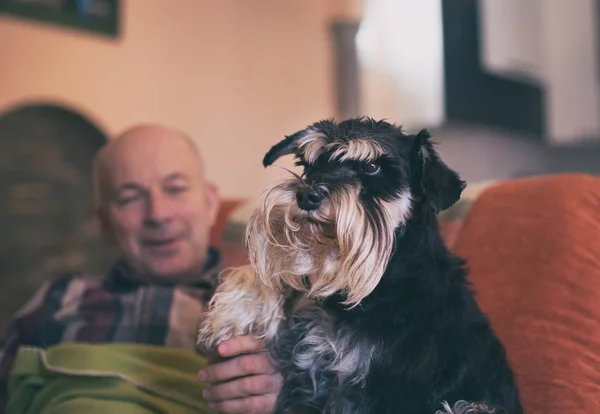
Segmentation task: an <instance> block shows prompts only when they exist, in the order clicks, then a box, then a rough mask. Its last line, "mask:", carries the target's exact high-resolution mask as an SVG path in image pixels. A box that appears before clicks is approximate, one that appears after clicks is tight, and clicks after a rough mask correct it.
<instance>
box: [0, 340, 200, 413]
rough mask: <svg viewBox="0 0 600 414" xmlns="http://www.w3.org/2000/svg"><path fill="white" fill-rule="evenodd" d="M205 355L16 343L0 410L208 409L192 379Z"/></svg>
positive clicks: (113, 346) (140, 348)
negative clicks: (5, 401)
mask: <svg viewBox="0 0 600 414" xmlns="http://www.w3.org/2000/svg"><path fill="white" fill-rule="evenodd" d="M204 364H205V359H204V358H202V357H200V356H198V355H195V354H192V353H190V352H185V351H181V350H178V349H173V348H165V347H155V346H150V345H133V344H132V345H129V344H87V343H68V344H61V345H57V346H54V347H51V348H48V349H47V350H42V349H39V348H33V347H22V348H21V349H20V351H19V353H18V355H17V358H16V361H15V364H14V366H13V370H12V374H11V377H10V379H9V383H8V393H9V401H8V405H7V410H6V414H55V413H56V414H58V413H60V414H76V413H77V414H80V413H85V414H99V413H102V414H104V413H110V414H113V413H122V414H150V413H168V414H183V413H186V414H188V413H210V412H211V411H210V410H209V409H208V407H207V406H206V404H205V403H204V402H203V401H202V388H203V386H205V385H206V384H201V383H200V382H198V380H197V379H196V374H197V372H198V370H199V369H200V368H201V367H203V366H204Z"/></svg>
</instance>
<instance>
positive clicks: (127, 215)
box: [103, 137, 219, 282]
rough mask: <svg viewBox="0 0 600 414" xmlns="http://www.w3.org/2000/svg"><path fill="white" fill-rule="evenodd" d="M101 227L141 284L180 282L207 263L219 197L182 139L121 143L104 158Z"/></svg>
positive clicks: (200, 269)
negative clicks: (103, 200)
mask: <svg viewBox="0 0 600 414" xmlns="http://www.w3.org/2000/svg"><path fill="white" fill-rule="evenodd" d="M109 155H110V156H109V157H108V158H109V159H108V160H107V163H106V164H105V165H107V168H106V178H107V179H106V182H105V184H106V187H105V188H104V190H105V191H104V194H105V200H106V203H105V209H104V220H103V224H104V228H105V231H106V232H107V233H108V235H109V237H110V238H111V239H112V240H113V241H114V242H115V243H116V244H117V246H118V247H119V249H120V250H121V252H122V254H123V256H124V259H125V260H126V261H127V262H128V263H129V265H130V266H131V267H133V269H134V270H135V271H136V272H137V273H138V274H139V277H142V278H144V279H145V280H150V281H157V282H185V281H191V280H194V279H195V278H197V277H198V275H199V273H200V272H201V271H202V268H203V266H204V262H205V259H206V252H207V248H208V244H209V234H210V228H211V227H212V225H213V224H214V221H215V217H216V213H217V209H218V204H219V203H218V196H217V192H216V189H215V188H214V187H213V186H211V185H210V184H207V183H206V182H205V179H204V176H203V171H202V168H201V165H200V161H199V158H198V157H197V155H196V154H195V153H194V151H193V150H192V149H191V148H190V146H189V145H188V144H187V143H186V142H185V141H182V140H181V139H170V140H166V139H152V138H151V137H150V138H149V139H147V140H144V141H143V142H142V143H141V144H138V145H128V144H124V145H123V146H122V147H121V148H119V149H118V150H117V151H114V152H113V153H112V154H109Z"/></svg>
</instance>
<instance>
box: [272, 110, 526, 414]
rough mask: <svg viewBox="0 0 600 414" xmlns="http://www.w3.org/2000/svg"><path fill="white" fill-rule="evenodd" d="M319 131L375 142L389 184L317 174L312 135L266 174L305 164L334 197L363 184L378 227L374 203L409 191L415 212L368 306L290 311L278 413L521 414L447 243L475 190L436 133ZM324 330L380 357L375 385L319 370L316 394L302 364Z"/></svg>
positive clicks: (326, 167)
mask: <svg viewBox="0 0 600 414" xmlns="http://www.w3.org/2000/svg"><path fill="white" fill-rule="evenodd" d="M311 128H312V131H315V130H316V131H319V132H322V133H323V134H324V135H325V136H326V137H327V138H328V139H331V140H332V141H334V140H352V139H354V138H355V137H357V138H358V137H369V138H370V139H373V140H376V141H377V142H378V143H380V144H381V145H382V147H383V148H384V149H385V152H386V155H385V156H384V157H382V158H381V159H380V160H378V162H379V163H380V166H381V172H380V173H379V174H378V175H377V176H368V175H364V174H363V175H361V173H360V169H357V168H356V167H357V166H356V163H352V162H348V163H338V164H332V162H331V161H330V160H329V158H328V156H327V154H324V155H323V156H321V157H319V159H318V160H317V161H316V162H315V163H314V164H309V163H307V162H306V161H305V160H304V159H303V156H302V154H301V153H298V152H297V151H296V145H295V144H296V141H297V140H298V139H299V138H301V137H302V136H303V135H304V134H305V133H306V131H300V132H298V133H296V134H294V135H292V136H290V137H287V138H286V139H285V140H284V141H282V142H280V143H279V144H277V145H275V146H274V147H273V148H272V149H271V151H269V152H268V153H267V155H266V156H265V158H264V165H265V166H268V165H270V164H272V163H273V162H274V161H275V160H276V159H278V158H279V157H281V156H282V155H285V154H289V153H295V155H296V156H297V158H298V164H299V165H302V166H303V167H304V177H303V178H304V179H305V180H306V182H309V183H310V182H318V183H326V184H327V185H328V186H335V185H344V183H345V182H346V181H347V180H357V179H358V180H360V182H361V185H362V189H363V191H362V192H361V197H360V200H359V201H360V202H361V203H363V205H364V206H365V207H366V209H367V210H369V211H371V212H372V217H378V212H377V211H376V210H377V209H376V206H375V205H374V204H373V200H374V199H376V198H380V199H391V198H392V197H393V196H394V195H395V194H397V192H398V190H399V189H400V188H403V187H404V188H406V187H408V188H410V192H411V194H412V196H413V203H412V208H411V216H410V218H409V220H408V221H407V223H406V224H405V225H403V226H400V227H398V228H397V230H396V241H395V248H394V250H393V256H392V257H391V259H390V262H389V265H388V268H387V271H386V272H385V275H384V276H383V278H382V279H381V282H380V283H379V285H378V286H377V287H376V288H375V290H374V291H373V292H372V293H371V294H370V295H369V296H367V297H366V298H365V299H364V300H363V301H362V302H361V303H360V305H359V306H356V307H353V308H349V307H348V306H346V305H343V304H342V301H343V299H344V297H343V294H342V293H340V294H339V295H338V296H336V297H330V298H327V299H326V300H324V301H323V302H322V303H321V304H320V307H321V309H322V312H323V314H322V315H318V314H315V310H314V308H311V309H308V310H305V311H303V310H302V309H300V310H297V308H296V306H295V303H296V302H295V301H296V300H298V297H296V299H294V296H293V295H292V296H291V297H290V298H289V299H288V300H287V303H286V308H285V309H286V316H287V318H286V320H285V321H284V322H282V324H283V325H282V326H281V327H280V329H279V336H278V338H277V339H278V340H277V342H276V343H275V344H274V345H273V349H272V350H271V351H272V354H273V355H274V356H275V360H276V361H278V363H280V364H281V369H282V372H283V373H284V376H285V383H284V387H283V389H282V391H281V393H280V395H279V399H278V406H277V412H281V413H283V412H294V413H313V412H314V413H322V412H336V413H337V412H340V413H341V412H343V413H348V414H350V413H352V414H354V413H363V414H367V413H369V414H435V413H436V412H437V411H438V410H440V412H443V413H446V411H444V410H443V409H442V404H443V402H448V404H449V405H450V407H453V406H454V404H455V403H456V402H457V401H460V400H466V401H469V402H476V403H482V404H487V405H488V406H491V407H494V408H495V411H491V410H484V409H481V410H477V409H472V411H471V410H467V409H465V410H464V411H460V412H461V413H467V412H468V413H491V412H494V413H508V414H521V413H522V412H523V409H522V406H521V403H520V398H519V392H518V390H517V386H516V384H515V379H514V378H513V373H512V371H511V368H510V367H509V363H508V361H507V356H506V353H505V350H504V347H503V345H502V344H501V342H500V341H499V339H498V337H497V336H496V335H495V334H494V332H493V330H492V328H491V327H490V324H489V322H488V319H487V318H486V316H485V315H484V314H483V313H482V311H481V310H480V308H479V307H478V305H477V303H476V300H475V298H474V293H473V291H472V289H471V287H470V285H469V282H468V279H467V270H466V267H465V262H464V260H462V259H461V258H459V257H456V256H455V255H454V254H452V253H451V252H450V251H449V249H448V248H447V247H446V246H445V244H444V242H443V241H442V239H441V237H440V234H439V231H438V223H437V220H436V214H437V213H438V212H439V211H441V210H444V209H446V208H448V207H450V206H452V205H453V204H454V203H455V202H456V201H458V199H459V198H460V194H461V192H462V190H463V188H464V186H465V183H464V182H463V181H462V180H461V179H460V178H459V176H458V175H457V174H456V173H455V172H454V171H452V170H451V169H450V168H448V167H447V166H446V165H445V164H444V163H443V162H442V161H441V160H440V159H439V157H438V156H437V154H436V152H435V150H434V148H433V146H432V143H431V141H430V137H429V134H428V133H427V131H425V130H423V131H421V132H419V133H418V134H416V135H407V134H405V133H404V132H403V131H402V130H401V128H399V127H396V126H394V125H392V124H389V123H387V122H384V121H374V120H372V119H368V118H356V119H351V120H347V121H344V122H341V123H339V124H337V123H335V122H334V121H322V122H319V123H316V124H314V125H312V126H311ZM319 320H327V321H329V322H327V323H325V325H326V326H325V327H324V329H328V330H334V331H335V332H337V335H345V336H346V340H347V341H350V343H351V344H353V345H352V346H356V347H362V348H364V349H373V350H374V351H373V353H372V359H371V362H370V366H369V367H368V373H367V375H366V378H365V380H364V381H360V382H357V383H352V382H351V381H345V382H343V383H340V382H339V381H338V380H337V378H336V376H335V375H333V374H332V373H330V372H327V371H326V370H322V369H321V367H319V366H314V367H313V368H312V373H313V374H314V376H315V378H316V380H317V381H316V388H315V383H313V381H312V379H311V377H310V375H309V373H307V372H306V371H303V370H299V369H298V368H297V367H296V365H295V364H293V363H292V362H291V361H292V359H293V358H292V355H293V353H294V352H297V351H298V349H297V344H298V342H299V341H300V340H301V339H302V338H303V337H304V336H305V335H306V333H307V329H308V326H309V325H311V324H312V326H314V324H315V323H318V322H316V321H319ZM453 412H454V411H453ZM457 412H458V411H457Z"/></svg>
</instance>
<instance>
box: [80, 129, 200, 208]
mask: <svg viewBox="0 0 600 414" xmlns="http://www.w3.org/2000/svg"><path fill="white" fill-rule="evenodd" d="M165 148H166V149H170V150H171V151H173V150H174V151H181V152H182V156H183V153H187V154H188V155H192V156H194V157H195V159H196V161H195V162H196V163H197V164H198V167H199V168H200V170H201V173H202V174H203V175H204V162H203V160H202V156H201V154H200V151H199V150H198V147H197V146H196V144H195V143H194V142H193V141H192V140H191V139H190V138H189V137H188V136H187V135H186V134H184V133H183V132H181V131H179V130H177V129H175V128H170V127H167V126H164V125H161V124H141V125H136V126H134V127H131V128H129V129H126V130H125V131H123V132H122V133H121V134H119V135H118V136H117V137H116V138H114V139H112V140H111V141H109V142H107V143H106V144H105V145H104V146H103V147H102V148H101V149H100V151H99V152H98V154H97V155H96V158H95V160H94V165H93V172H92V175H93V184H92V185H93V197H94V205H95V207H96V208H101V206H102V204H103V200H104V199H105V197H106V196H107V184H108V182H109V181H110V174H111V170H113V167H114V164H115V163H119V162H128V161H127V160H128V159H130V158H141V159H142V160H144V153H143V151H144V149H150V150H151V151H154V150H156V151H161V150H163V149H165Z"/></svg>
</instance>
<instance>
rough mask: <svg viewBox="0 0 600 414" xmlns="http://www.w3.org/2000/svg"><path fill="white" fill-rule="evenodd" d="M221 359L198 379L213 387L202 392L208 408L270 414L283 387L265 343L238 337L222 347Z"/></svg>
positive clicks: (212, 364)
mask: <svg viewBox="0 0 600 414" xmlns="http://www.w3.org/2000/svg"><path fill="white" fill-rule="evenodd" d="M217 351H218V353H219V356H220V357H222V358H226V359H225V360H221V361H220V362H215V363H211V364H209V365H208V366H207V367H206V368H204V369H203V370H200V372H199V373H198V380H200V381H201V382H209V383H213V384H214V385H213V386H212V387H210V388H206V389H205V390H204V392H203V396H204V399H205V400H206V401H207V402H208V403H209V406H210V407H211V408H212V409H213V410H216V411H217V412H220V413H226V414H237V413H240V414H242V413H244V414H246V413H247V414H270V413H272V412H273V409H274V408H275V402H276V400H277V396H278V395H279V391H280V390H281V387H282V384H283V377H282V376H281V374H280V373H278V372H276V371H275V368H274V366H273V364H272V363H271V360H270V359H269V356H268V355H267V354H266V353H264V352H263V351H264V344H263V343H262V341H260V340H259V339H257V338H255V337H253V336H239V337H235V338H231V339H229V340H227V341H224V342H222V343H221V344H219V346H218V348H217Z"/></svg>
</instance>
